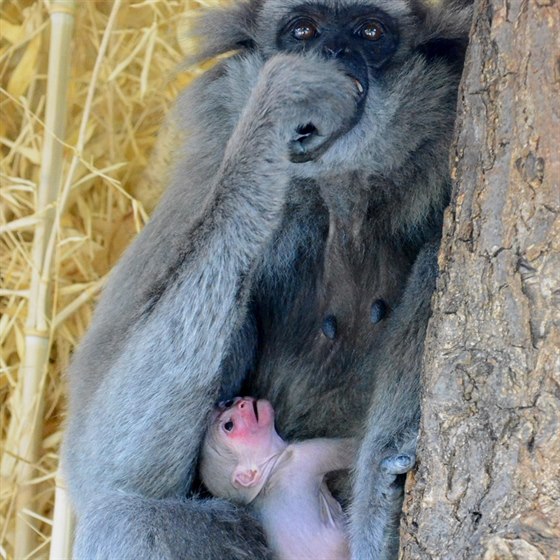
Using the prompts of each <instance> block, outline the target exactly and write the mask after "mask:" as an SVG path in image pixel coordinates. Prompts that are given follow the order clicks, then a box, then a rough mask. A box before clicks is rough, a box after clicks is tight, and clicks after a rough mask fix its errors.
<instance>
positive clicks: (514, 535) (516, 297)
mask: <svg viewBox="0 0 560 560" xmlns="http://www.w3.org/2000/svg"><path fill="white" fill-rule="evenodd" d="M559 37H560V6H559V4H558V0H508V1H503V0H499V1H498V0H479V2H478V4H477V7H476V13H475V22H474V26H473V30H472V38H471V44H470V47H469V54H468V60H467V64H466V67H465V74H464V79H463V85H462V88H461V92H460V97H459V116H458V129H457V130H458V133H457V138H456V143H455V145H454V149H453V151H452V158H453V160H452V166H453V177H454V179H455V186H454V194H453V200H452V204H451V207H450V210H449V211H448V213H447V215H446V221H445V228H444V235H443V243H442V249H441V253H440V268H441V276H440V279H439V282H438V289H437V293H436V295H435V297H434V301H433V303H434V313H433V317H432V320H431V322H430V326H429V329H428V335H427V339H426V350H425V361H424V365H425V368H424V369H425V373H424V382H423V383H424V394H423V398H422V427H421V436H420V442H419V451H418V457H419V467H418V470H417V472H416V473H415V475H414V476H413V477H410V479H409V481H408V486H407V495H406V498H405V515H404V520H403V526H402V537H401V543H402V553H401V557H402V558H404V559H409V558H422V559H428V558H429V559H434V560H436V559H450V560H451V559H452V560H459V559H469V560H471V559H476V558H480V559H483V560H495V559H500V560H502V559H504V560H505V559H507V560H517V559H519V560H533V559H547V560H548V559H552V558H559V557H560V556H559V551H560V313H559V301H560V235H559V233H560V227H559V221H558V214H559V212H560V186H559V183H560V107H559V95H558V94H559V89H560V88H559V86H560V45H559Z"/></svg>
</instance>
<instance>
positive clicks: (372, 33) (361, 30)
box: [356, 19, 385, 41]
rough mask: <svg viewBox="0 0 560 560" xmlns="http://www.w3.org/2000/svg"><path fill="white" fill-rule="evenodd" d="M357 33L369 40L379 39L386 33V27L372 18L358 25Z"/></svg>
mask: <svg viewBox="0 0 560 560" xmlns="http://www.w3.org/2000/svg"><path fill="white" fill-rule="evenodd" d="M356 34H357V35H359V36H360V37H361V38H362V39H367V40H368V41H379V39H381V37H383V35H384V34H385V29H384V28H383V25H381V23H380V22H378V21H377V20H376V19H370V20H368V21H366V22H365V23H362V25H360V27H358V29H357V30H356Z"/></svg>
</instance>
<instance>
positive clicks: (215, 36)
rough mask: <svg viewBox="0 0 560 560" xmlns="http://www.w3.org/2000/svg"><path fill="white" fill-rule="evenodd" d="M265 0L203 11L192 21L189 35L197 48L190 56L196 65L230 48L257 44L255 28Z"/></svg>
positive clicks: (250, 0)
mask: <svg viewBox="0 0 560 560" xmlns="http://www.w3.org/2000/svg"><path fill="white" fill-rule="evenodd" d="M261 4H262V0H242V1H240V2H235V3H231V5H230V6H227V7H226V6H224V7H221V8H215V9H211V10H204V11H201V14H200V16H194V17H193V19H192V21H191V22H189V25H188V28H189V35H190V36H191V37H192V38H193V39H194V40H195V41H196V44H197V51H196V52H195V53H194V55H193V56H192V57H190V58H189V60H188V63H189V64H194V63H197V62H201V61H204V60H208V59H210V58H213V57H215V56H218V55H220V54H224V53H227V52H230V51H240V50H251V49H253V48H254V47H255V28H256V20H257V16H258V13H259V11H260V8H261Z"/></svg>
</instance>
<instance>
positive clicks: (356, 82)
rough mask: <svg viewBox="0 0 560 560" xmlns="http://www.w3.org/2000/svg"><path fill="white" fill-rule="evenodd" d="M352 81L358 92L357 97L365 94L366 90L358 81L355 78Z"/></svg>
mask: <svg viewBox="0 0 560 560" xmlns="http://www.w3.org/2000/svg"><path fill="white" fill-rule="evenodd" d="M353 80H354V85H355V86H356V90H357V91H358V95H360V96H362V95H363V94H364V93H365V91H366V89H365V88H364V86H363V85H362V83H361V82H360V80H358V79H357V78H353Z"/></svg>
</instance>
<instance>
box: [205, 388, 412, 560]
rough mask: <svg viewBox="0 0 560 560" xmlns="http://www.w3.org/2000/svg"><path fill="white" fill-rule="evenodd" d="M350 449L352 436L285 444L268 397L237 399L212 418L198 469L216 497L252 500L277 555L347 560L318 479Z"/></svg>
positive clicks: (294, 559)
mask: <svg viewBox="0 0 560 560" xmlns="http://www.w3.org/2000/svg"><path fill="white" fill-rule="evenodd" d="M356 452H357V440H355V439H351V438H346V439H342V438H338V439H327V438H317V439H311V440H306V441H303V442H297V443H291V444H288V443H286V442H285V441H284V440H283V439H282V438H281V437H280V436H279V435H278V433H277V432H276V430H275V428H274V410H273V408H272V406H271V405H270V403H269V402H268V401H266V400H258V401H257V400H256V399H253V398H249V397H245V398H239V397H237V398H236V399H235V400H230V401H228V402H226V403H223V404H222V405H220V406H219V407H218V408H217V410H216V413H215V415H214V416H213V419H212V422H211V424H210V428H209V429H208V433H207V435H206V438H205V440H204V444H203V446H202V453H201V464H200V474H201V478H202V481H203V482H204V484H205V486H206V487H207V488H208V489H209V490H210V491H211V492H212V494H213V495H214V496H217V497H220V498H228V499H230V500H232V501H235V502H238V503H242V504H251V506H252V508H253V509H254V511H255V512H256V514H257V517H258V519H259V520H260V522H261V523H262V525H263V527H264V530H265V533H266V535H267V541H268V543H269V545H270V547H271V548H272V550H273V552H274V554H275V557H276V558H277V559H278V560H315V559H317V558H320V559H321V560H347V559H349V558H350V549H349V546H348V537H347V533H346V531H347V527H346V519H345V516H344V514H343V513H342V508H341V507H340V504H339V503H338V502H337V501H336V500H335V499H334V498H333V496H332V494H331V493H330V491H329V490H328V488H327V485H326V483H325V480H324V479H325V475H326V474H327V473H329V472H331V471H335V470H340V469H346V470H348V469H350V468H351V467H352V466H353V465H354V463H355V459H356ZM409 463H410V464H407V465H406V466H405V467H404V468H403V469H402V470H401V471H400V472H405V471H406V470H408V469H409V468H410V466H411V462H410V461H409ZM393 474H399V473H397V472H395V473H393Z"/></svg>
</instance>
